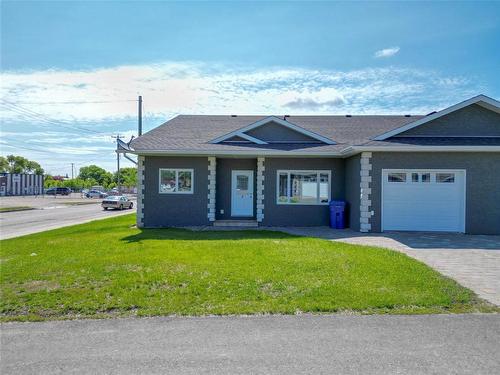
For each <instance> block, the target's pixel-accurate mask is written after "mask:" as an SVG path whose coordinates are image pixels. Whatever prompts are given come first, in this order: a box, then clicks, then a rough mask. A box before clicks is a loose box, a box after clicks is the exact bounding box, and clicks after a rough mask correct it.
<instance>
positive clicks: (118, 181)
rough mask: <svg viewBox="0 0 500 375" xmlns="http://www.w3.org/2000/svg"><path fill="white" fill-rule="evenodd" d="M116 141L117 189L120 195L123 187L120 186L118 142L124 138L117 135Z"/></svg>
mask: <svg viewBox="0 0 500 375" xmlns="http://www.w3.org/2000/svg"><path fill="white" fill-rule="evenodd" d="M112 138H115V139H116V179H117V189H118V194H119V193H120V191H121V186H120V153H119V152H118V149H119V145H118V141H119V140H120V139H121V138H123V136H122V135H120V134H116V135H115V136H114V137H112Z"/></svg>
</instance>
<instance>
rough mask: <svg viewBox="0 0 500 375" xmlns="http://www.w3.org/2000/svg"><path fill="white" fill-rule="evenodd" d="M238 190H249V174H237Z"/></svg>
mask: <svg viewBox="0 0 500 375" xmlns="http://www.w3.org/2000/svg"><path fill="white" fill-rule="evenodd" d="M236 190H245V191H246V190H248V176H244V175H238V176H236Z"/></svg>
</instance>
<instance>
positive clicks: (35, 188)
mask: <svg viewBox="0 0 500 375" xmlns="http://www.w3.org/2000/svg"><path fill="white" fill-rule="evenodd" d="M43 183H44V176H43V175H35V174H27V173H19V174H13V173H0V196H5V195H39V194H43Z"/></svg>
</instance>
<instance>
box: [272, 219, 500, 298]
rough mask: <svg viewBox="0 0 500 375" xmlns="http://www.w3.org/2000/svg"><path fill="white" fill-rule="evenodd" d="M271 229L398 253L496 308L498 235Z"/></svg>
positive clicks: (499, 288) (499, 257)
mask: <svg viewBox="0 0 500 375" xmlns="http://www.w3.org/2000/svg"><path fill="white" fill-rule="evenodd" d="M272 229H276V230H281V231H285V232H287V233H291V234H296V235H302V236H313V237H320V238H325V239H329V240H332V241H339V242H346V243H351V244H358V245H370V246H379V247H386V248H389V249H393V250H397V251H400V252H402V253H405V254H407V255H409V256H411V257H412V258H415V259H417V260H420V261H421V262H424V263H425V264H427V265H429V266H431V267H432V268H434V269H436V270H437V271H439V272H441V273H442V274H443V275H446V276H449V277H451V278H452V279H454V280H456V281H458V282H459V283H460V284H462V285H463V286H465V287H467V288H469V289H471V290H473V291H474V292H475V293H476V294H477V295H479V296H480V297H481V298H483V299H485V300H487V301H489V302H491V303H494V304H496V305H498V306H500V236H483V235H466V234H452V233H421V232H398V233H373V234H366V233H359V232H354V231H351V230H349V229H346V230H335V229H330V228H329V227H314V228H312V227H311V228H272Z"/></svg>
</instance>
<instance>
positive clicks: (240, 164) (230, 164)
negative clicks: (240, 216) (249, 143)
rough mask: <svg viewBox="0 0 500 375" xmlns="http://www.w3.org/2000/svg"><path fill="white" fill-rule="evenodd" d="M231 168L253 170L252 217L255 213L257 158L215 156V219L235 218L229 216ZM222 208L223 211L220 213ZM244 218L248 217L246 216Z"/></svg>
mask: <svg viewBox="0 0 500 375" xmlns="http://www.w3.org/2000/svg"><path fill="white" fill-rule="evenodd" d="M233 170H247V171H248V170H252V171H254V172H253V189H254V192H253V205H254V208H253V213H254V214H253V218H254V219H255V213H256V207H255V205H256V196H257V184H256V183H255V180H256V176H257V159H231V158H217V169H216V177H215V179H216V193H215V197H216V198H215V208H216V211H215V218H216V220H229V219H232V218H233V219H234V218H237V217H235V216H231V194H232V191H231V179H232V176H231V173H232V171H233ZM221 210H224V213H221ZM245 219H249V218H248V217H246V218H245Z"/></svg>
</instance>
